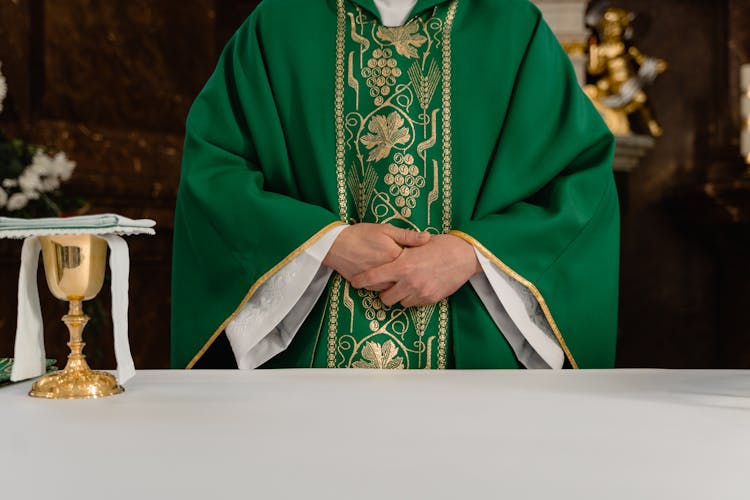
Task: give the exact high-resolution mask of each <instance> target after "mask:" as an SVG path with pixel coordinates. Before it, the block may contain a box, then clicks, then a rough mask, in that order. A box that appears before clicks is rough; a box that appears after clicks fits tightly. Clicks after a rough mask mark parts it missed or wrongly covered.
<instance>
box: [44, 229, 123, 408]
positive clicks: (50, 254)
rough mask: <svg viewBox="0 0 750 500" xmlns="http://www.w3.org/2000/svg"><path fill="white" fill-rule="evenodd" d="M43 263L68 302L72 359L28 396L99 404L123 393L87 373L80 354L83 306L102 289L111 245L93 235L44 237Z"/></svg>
mask: <svg viewBox="0 0 750 500" xmlns="http://www.w3.org/2000/svg"><path fill="white" fill-rule="evenodd" d="M39 240H40V241H41V244H42V257H43V259H44V272H45V274H46V275H47V285H48V286H49V289H50V290H51V291H52V294H53V295H54V296H55V297H57V298H58V299H60V300H65V301H68V302H70V307H69V310H68V314H66V315H65V316H63V318H62V320H63V323H65V324H66V325H67V327H68V330H69V331H70V342H68V347H70V355H69V356H68V363H67V365H66V366H65V369H64V370H62V371H59V372H54V373H50V374H48V375H45V376H43V377H41V378H40V379H39V380H37V381H36V382H35V383H34V385H33V386H32V388H31V392H29V395H30V396H33V397H37V398H48V399H82V398H101V397H105V396H111V395H113V394H119V393H121V392H122V391H123V390H124V389H123V388H122V387H121V386H120V385H119V384H118V383H117V380H116V379H115V377H113V376H112V375H110V374H109V373H104V372H95V371H93V370H91V368H89V365H88V363H87V362H86V356H84V355H83V354H82V351H83V346H85V345H86V344H85V343H84V342H83V328H84V327H85V326H86V323H88V321H89V317H88V316H86V315H85V314H83V301H84V300H90V299H93V298H94V297H95V296H96V294H97V293H99V290H101V288H102V284H103V283H104V269H105V265H106V262H107V242H106V241H105V240H103V239H102V238H99V237H97V236H93V235H90V234H85V235H80V234H79V235H58V236H42V237H40V238H39Z"/></svg>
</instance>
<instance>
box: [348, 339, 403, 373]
mask: <svg viewBox="0 0 750 500" xmlns="http://www.w3.org/2000/svg"><path fill="white" fill-rule="evenodd" d="M396 354H398V347H396V344H394V343H393V341H391V340H387V341H386V342H385V343H384V344H382V345H381V344H378V343H377V342H367V344H366V345H365V347H364V349H362V357H363V358H365V359H366V360H367V361H363V360H360V361H355V362H354V363H352V366H353V367H354V368H375V369H380V370H402V369H403V368H404V359H403V358H402V357H400V356H399V357H396Z"/></svg>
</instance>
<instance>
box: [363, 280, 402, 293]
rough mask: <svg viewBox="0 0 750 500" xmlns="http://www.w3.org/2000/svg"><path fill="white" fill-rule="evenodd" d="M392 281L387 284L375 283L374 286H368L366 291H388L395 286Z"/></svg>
mask: <svg viewBox="0 0 750 500" xmlns="http://www.w3.org/2000/svg"><path fill="white" fill-rule="evenodd" d="M395 284H396V283H394V282H393V281H389V282H387V283H377V284H375V285H370V286H368V287H367V290H371V291H373V292H382V291H383V290H388V289H389V288H391V287H392V286H393V285H395Z"/></svg>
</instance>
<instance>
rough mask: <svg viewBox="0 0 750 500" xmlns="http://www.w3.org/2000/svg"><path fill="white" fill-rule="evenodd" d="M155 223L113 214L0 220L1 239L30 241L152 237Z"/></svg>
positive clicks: (7, 218) (1, 218) (0, 218)
mask: <svg viewBox="0 0 750 500" xmlns="http://www.w3.org/2000/svg"><path fill="white" fill-rule="evenodd" d="M155 225H156V222H154V221H152V220H150V219H138V220H134V219H129V218H127V217H123V216H122V215H116V214H99V215H79V216H76V217H47V218H42V219H16V218H11V217H0V238H16V239H20V238H29V237H31V236H49V235H53V234H119V235H127V234H154V230H153V229H152V228H153V227H154V226H155Z"/></svg>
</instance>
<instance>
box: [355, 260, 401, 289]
mask: <svg viewBox="0 0 750 500" xmlns="http://www.w3.org/2000/svg"><path fill="white" fill-rule="evenodd" d="M393 268H394V265H393V262H389V263H388V264H383V265H382V266H379V267H376V268H374V269H370V270H368V271H365V272H363V273H359V274H357V275H355V276H354V277H353V278H352V280H351V284H352V286H353V287H354V288H356V289H361V288H365V289H367V290H374V289H375V288H372V287H378V288H380V289H385V288H386V286H385V285H387V284H389V283H395V282H396V276H395V272H394V269H393Z"/></svg>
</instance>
